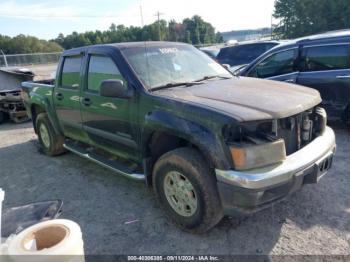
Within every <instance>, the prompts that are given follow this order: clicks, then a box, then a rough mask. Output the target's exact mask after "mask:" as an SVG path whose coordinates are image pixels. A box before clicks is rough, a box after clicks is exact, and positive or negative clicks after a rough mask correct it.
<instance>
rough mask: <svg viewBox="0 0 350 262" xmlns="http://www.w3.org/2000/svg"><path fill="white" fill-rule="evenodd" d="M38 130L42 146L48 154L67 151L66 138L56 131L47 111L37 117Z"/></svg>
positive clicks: (53, 154)
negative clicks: (64, 143)
mask: <svg viewBox="0 0 350 262" xmlns="http://www.w3.org/2000/svg"><path fill="white" fill-rule="evenodd" d="M35 126H36V130H37V133H38V138H39V142H40V147H41V149H42V150H43V152H44V153H45V154H46V155H49V156H56V155H60V154H62V153H63V152H65V149H64V147H63V142H64V138H63V136H61V135H57V134H56V132H55V131H54V129H53V127H52V125H51V123H50V120H49V118H48V116H47V114H46V113H41V114H39V115H38V116H37V118H36V125H35Z"/></svg>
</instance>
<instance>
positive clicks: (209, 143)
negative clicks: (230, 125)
mask: <svg viewBox="0 0 350 262" xmlns="http://www.w3.org/2000/svg"><path fill="white" fill-rule="evenodd" d="M154 131H157V132H165V133H167V134H169V135H173V136H176V137H179V138H182V139H185V140H187V141H189V142H190V143H191V144H193V145H195V146H197V147H198V148H199V149H200V151H201V152H202V154H203V155H204V156H205V157H208V158H209V159H210V161H211V162H212V163H213V164H214V166H215V168H219V167H220V168H222V169H223V170H227V169H229V168H230V163H229V162H228V160H227V159H228V158H227V156H226V153H225V150H224V148H223V145H222V143H221V139H220V137H219V136H220V134H219V133H215V132H213V131H211V130H209V129H208V128H206V127H205V126H202V125H200V124H198V123H195V122H192V121H190V120H187V119H184V118H181V117H179V116H176V115H174V114H172V113H169V112H164V111H153V112H151V113H149V114H147V116H146V118H145V126H144V132H143V134H144V136H143V144H145V143H147V141H148V140H149V137H150V136H151V134H152V133H153V132H154Z"/></svg>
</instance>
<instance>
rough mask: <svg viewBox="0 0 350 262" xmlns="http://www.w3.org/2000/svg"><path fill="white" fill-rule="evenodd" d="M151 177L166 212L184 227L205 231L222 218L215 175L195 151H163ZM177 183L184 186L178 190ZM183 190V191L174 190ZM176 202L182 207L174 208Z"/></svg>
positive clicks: (186, 229)
mask: <svg viewBox="0 0 350 262" xmlns="http://www.w3.org/2000/svg"><path fill="white" fill-rule="evenodd" d="M152 179H153V185H154V191H155V194H156V196H157V198H158V200H159V202H160V204H161V206H162V207H163V209H164V210H165V213H166V215H167V216H168V217H169V218H170V219H171V220H172V221H173V222H174V223H175V224H176V225H177V226H179V227H180V228H182V229H183V230H185V231H188V232H191V233H198V234H200V233H204V232H206V231H208V230H209V229H211V228H212V227H214V226H215V225H216V224H217V223H218V222H219V221H220V220H221V219H222V217H223V209H222V206H221V202H220V198H219V194H218V191H217V186H216V179H215V176H214V175H213V174H212V173H211V172H210V168H209V166H208V165H207V163H206V161H205V160H204V159H203V157H202V156H201V155H200V153H199V152H198V151H197V150H194V149H191V148H178V149H175V150H173V151H170V152H168V153H166V154H164V155H163V156H161V157H160V159H159V160H158V161H157V162H156V164H155V166H154V169H153V177H152ZM175 180H177V181H178V182H176V181H175ZM188 182H189V183H188ZM178 184H181V185H182V186H183V187H185V188H186V189H180V191H179V190H178V189H179V188H180V187H181V186H178ZM190 185H191V186H192V189H193V190H192V189H191V187H190ZM174 187H175V188H176V190H175V191H174V190H173V188H174ZM168 188H171V190H169V189H168ZM183 191H185V194H181V193H180V194H175V193H174V192H182V193H183ZM172 194H173V195H172ZM176 197H178V198H179V200H178V199H177V198H176ZM189 199H190V200H189ZM186 201H187V202H186ZM176 203H180V204H179V205H178V206H180V207H181V203H182V208H178V209H177V208H176V207H177V205H176ZM184 203H185V204H184ZM187 203H189V204H188V205H187ZM195 203H196V204H195ZM184 207H185V208H184Z"/></svg>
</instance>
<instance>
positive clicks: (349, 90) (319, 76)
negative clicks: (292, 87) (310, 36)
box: [298, 43, 350, 116]
mask: <svg viewBox="0 0 350 262" xmlns="http://www.w3.org/2000/svg"><path fill="white" fill-rule="evenodd" d="M300 68H301V71H302V72H301V73H300V75H299V79H298V83H299V84H301V85H304V86H308V87H312V88H315V89H317V90H318V91H319V92H320V94H321V97H322V99H323V104H324V107H326V109H327V111H328V113H329V114H330V115H338V116H339V114H341V112H342V111H343V110H344V109H345V107H346V106H347V105H348V104H349V102H350V43H348V44H331V45H330V44H328V45H316V46H315V45H314V46H307V45H306V46H304V47H303V50H302V56H301V65H300Z"/></svg>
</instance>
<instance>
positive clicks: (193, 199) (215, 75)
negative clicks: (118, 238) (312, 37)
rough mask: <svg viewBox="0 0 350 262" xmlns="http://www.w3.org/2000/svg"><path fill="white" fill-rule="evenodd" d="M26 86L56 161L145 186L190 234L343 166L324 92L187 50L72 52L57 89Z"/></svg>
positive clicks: (49, 84)
mask: <svg viewBox="0 0 350 262" xmlns="http://www.w3.org/2000/svg"><path fill="white" fill-rule="evenodd" d="M22 86H23V92H22V96H23V98H24V101H25V105H26V108H27V111H28V114H29V115H30V116H31V118H32V120H33V124H34V129H35V132H36V133H37V134H38V137H39V141H40V145H41V147H42V150H43V151H44V152H45V153H46V154H48V155H51V156H54V155H59V154H62V153H64V152H65V151H66V150H69V151H71V152H74V153H76V154H78V155H81V156H82V157H85V158H88V159H90V160H92V161H94V162H96V163H99V164H101V165H103V166H105V167H107V168H110V169H112V170H114V171H116V172H118V173H120V174H122V175H124V176H127V177H129V178H132V179H136V180H144V181H146V183H147V184H148V185H152V186H153V187H154V190H155V193H156V195H157V197H158V199H159V201H160V203H161V204H162V206H163V207H164V209H165V212H166V214H167V215H168V216H169V217H170V218H171V219H172V220H173V221H175V223H176V224H177V225H179V226H180V227H182V228H183V229H185V230H188V231H191V232H197V233H200V232H204V231H206V230H208V229H210V228H211V227H213V226H214V225H216V224H217V223H218V222H219V221H220V219H221V218H222V216H223V215H225V214H229V215H232V214H236V213H237V212H239V213H242V212H243V213H250V212H253V211H257V210H260V209H262V208H265V207H267V206H269V205H270V204H271V203H274V202H276V201H278V200H280V199H282V198H283V197H285V196H287V195H288V194H289V193H291V192H294V191H296V190H297V189H299V188H300V187H302V185H304V184H310V183H317V181H318V180H319V178H320V177H322V176H323V175H324V174H325V173H326V172H327V171H328V169H329V168H330V167H331V165H332V159H333V154H334V151H335V136H334V133H333V131H332V129H330V128H329V127H327V125H326V122H327V116H326V114H325V111H324V110H323V109H322V108H320V107H318V105H319V104H320V102H321V99H320V95H319V93H318V92H317V91H315V90H313V89H309V88H304V87H301V86H294V85H293V86H292V85H290V84H285V83H280V82H273V81H267V80H257V79H249V78H243V77H235V76H232V75H231V74H230V73H228V71H226V70H225V69H224V68H223V67H222V66H220V65H219V64H217V63H216V62H215V61H213V60H212V59H211V58H209V57H208V56H206V55H205V54H203V53H202V52H200V51H199V50H197V49H196V48H194V47H192V46H190V45H187V44H181V43H168V42H143V43H121V44H111V45H98V46H89V47H82V48H77V49H73V50H68V51H65V52H64V53H63V55H62V57H61V60H60V62H59V65H58V69H57V77H56V79H55V80H52V81H44V82H24V83H23V84H22ZM320 197H321V196H320Z"/></svg>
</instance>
